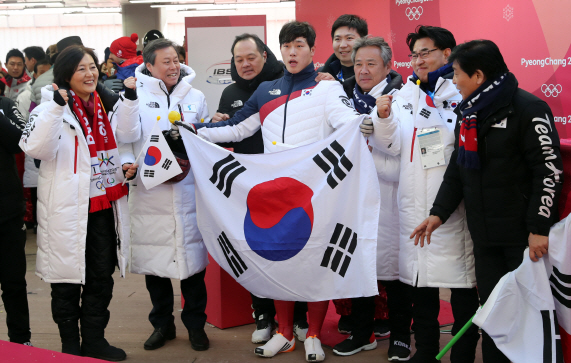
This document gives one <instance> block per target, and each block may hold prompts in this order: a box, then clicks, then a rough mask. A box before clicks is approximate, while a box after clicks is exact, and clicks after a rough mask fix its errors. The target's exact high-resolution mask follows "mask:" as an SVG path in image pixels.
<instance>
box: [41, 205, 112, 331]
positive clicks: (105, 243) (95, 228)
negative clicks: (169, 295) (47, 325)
mask: <svg viewBox="0 0 571 363" xmlns="http://www.w3.org/2000/svg"><path fill="white" fill-rule="evenodd" d="M116 265H117V235H116V233H115V219H114V216H113V209H112V208H108V209H105V210H102V211H99V212H95V213H89V215H88V217H87V237H86V241H85V285H80V284H68V283H54V284H52V285H51V286H52V316H53V319H54V321H55V322H56V324H61V323H63V322H64V321H66V320H74V321H77V320H78V319H81V333H82V336H83V338H84V340H85V339H86V338H103V333H104V330H105V328H106V327H107V323H108V322H109V315H110V314H109V310H108V309H107V308H108V307H109V303H110V302H111V298H112V296H113V277H112V275H113V272H114V271H115V266H116ZM82 290H83V291H82ZM80 298H81V304H80Z"/></svg>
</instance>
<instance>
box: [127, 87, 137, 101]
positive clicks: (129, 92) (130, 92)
mask: <svg viewBox="0 0 571 363" xmlns="http://www.w3.org/2000/svg"><path fill="white" fill-rule="evenodd" d="M125 98H126V99H128V100H131V101H135V100H136V99H137V90H134V89H131V88H129V87H125Z"/></svg>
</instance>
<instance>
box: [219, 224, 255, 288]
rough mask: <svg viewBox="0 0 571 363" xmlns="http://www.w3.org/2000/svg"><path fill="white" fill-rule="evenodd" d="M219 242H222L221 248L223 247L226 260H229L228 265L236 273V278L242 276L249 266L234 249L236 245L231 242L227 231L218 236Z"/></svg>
mask: <svg viewBox="0 0 571 363" xmlns="http://www.w3.org/2000/svg"><path fill="white" fill-rule="evenodd" d="M218 243H219V244H220V248H222V252H224V257H226V261H228V265H230V268H231V269H232V272H234V275H236V278H238V277H240V275H242V274H243V273H244V272H245V271H246V270H247V269H248V266H246V264H245V263H244V261H243V260H242V259H241V258H240V256H239V255H238V252H236V250H235V249H234V246H232V244H231V243H230V240H229V239H228V237H226V233H224V232H222V233H221V234H220V236H218Z"/></svg>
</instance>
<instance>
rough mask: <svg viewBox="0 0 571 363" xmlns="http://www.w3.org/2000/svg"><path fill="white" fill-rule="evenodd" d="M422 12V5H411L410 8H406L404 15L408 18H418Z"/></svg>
mask: <svg viewBox="0 0 571 363" xmlns="http://www.w3.org/2000/svg"><path fill="white" fill-rule="evenodd" d="M423 12H424V10H423V9H422V6H419V7H416V6H413V7H412V8H406V10H405V11H404V15H406V16H407V17H408V20H418V19H420V16H421V15H422V13H423Z"/></svg>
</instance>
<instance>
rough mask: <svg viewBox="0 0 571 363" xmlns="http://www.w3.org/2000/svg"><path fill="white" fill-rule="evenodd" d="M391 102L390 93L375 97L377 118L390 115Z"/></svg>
mask: <svg viewBox="0 0 571 363" xmlns="http://www.w3.org/2000/svg"><path fill="white" fill-rule="evenodd" d="M392 103H393V96H392V95H382V96H381V97H379V98H377V102H376V104H377V115H378V116H379V118H387V117H389V116H390V115H391V104H392Z"/></svg>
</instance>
